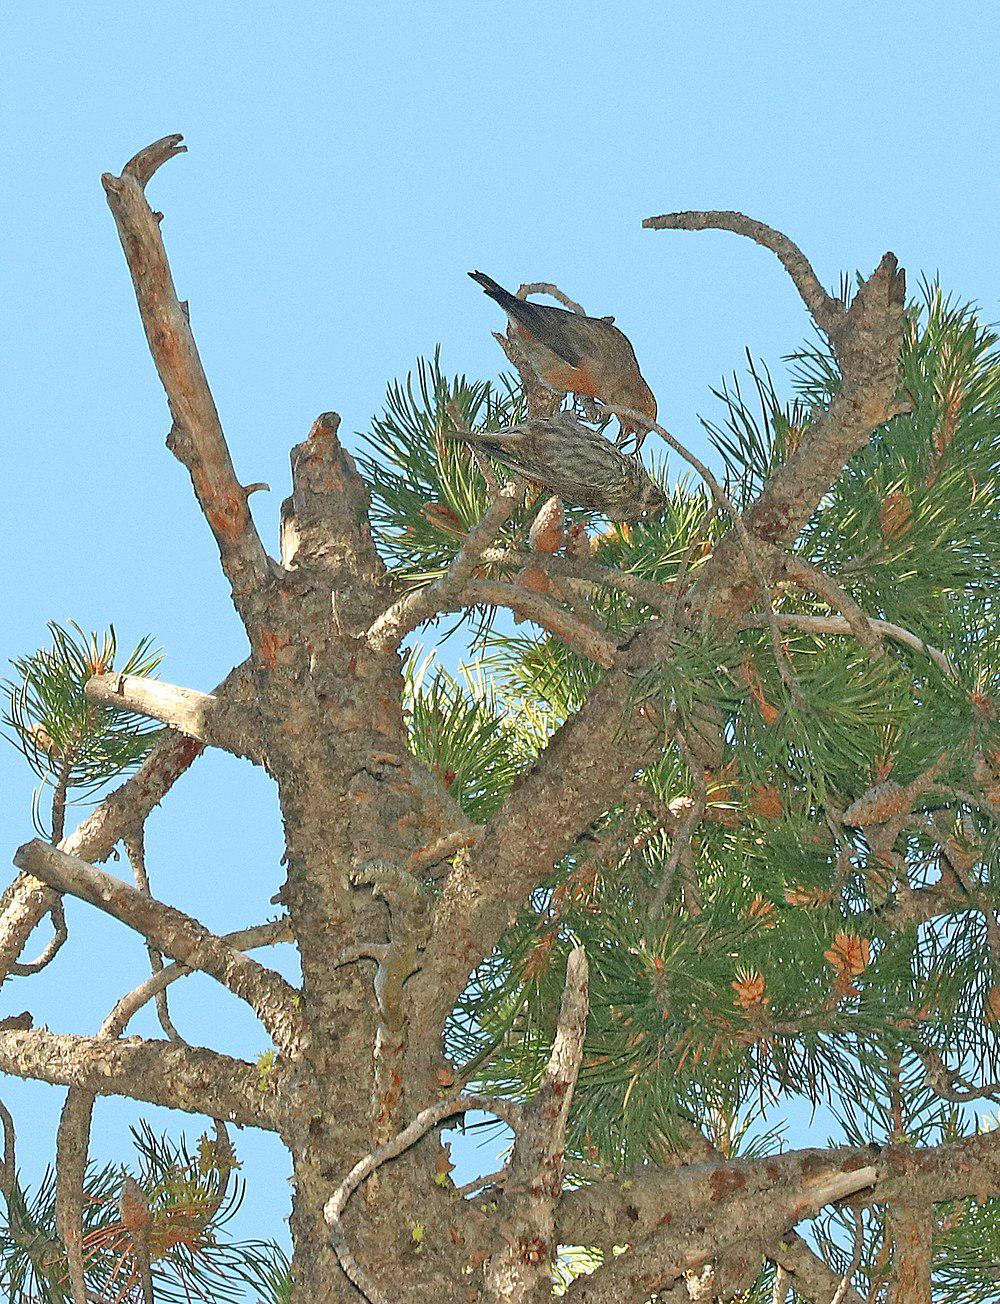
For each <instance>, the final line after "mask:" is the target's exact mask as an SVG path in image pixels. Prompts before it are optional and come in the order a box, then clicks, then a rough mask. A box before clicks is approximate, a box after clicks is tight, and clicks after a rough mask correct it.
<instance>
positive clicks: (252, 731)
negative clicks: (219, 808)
mask: <svg viewBox="0 0 1000 1304" xmlns="http://www.w3.org/2000/svg"><path fill="white" fill-rule="evenodd" d="M86 693H87V697H88V698H89V699H90V701H92V702H95V703H97V705H99V706H111V707H115V708H116V709H118V710H122V711H134V712H135V713H136V714H137V715H145V716H148V717H149V718H150V719H151V720H160V721H162V723H163V724H165V725H169V726H170V728H171V729H176V730H177V731H178V733H182V734H186V735H187V736H188V737H189V738H197V739H198V741H199V742H201V743H204V744H205V745H206V746H209V747H219V748H221V749H222V750H223V751H227V752H232V754H233V755H234V756H243V757H246V758H247V759H248V760H251V761H253V762H254V763H255V764H257V765H259V764H260V763H261V740H260V734H259V717H258V715H257V712H256V711H255V710H252V709H248V708H245V707H242V706H234V705H233V704H232V703H231V702H228V701H227V700H226V699H225V698H224V697H221V698H220V697H218V696H216V695H215V694H213V693H199V692H198V691H197V689H194V688H179V687H177V686H176V685H175V684H164V683H162V682H161V681H160V680H159V679H146V678H143V677H142V676H141V675H114V674H111V675H94V676H92V677H91V678H90V679H88V680H87V686H86Z"/></svg>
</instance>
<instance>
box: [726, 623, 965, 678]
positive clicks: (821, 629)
mask: <svg viewBox="0 0 1000 1304" xmlns="http://www.w3.org/2000/svg"><path fill="white" fill-rule="evenodd" d="M775 620H776V621H777V624H778V628H779V629H798V630H801V631H802V632H803V633H804V634H853V635H855V637H857V631H856V630H855V629H854V627H853V625H852V624H851V622H850V621H848V620H847V619H846V617H844V616H800V615H798V614H796V613H795V612H781V613H779V614H778V615H776V616H775ZM867 620H868V623H869V624H870V625H871V627H872V629H873V630H874V631H875V633H876V634H880V635H882V636H883V637H885V638H888V639H891V640H892V641H893V643H900V644H902V646H903V647H909V648H912V649H913V650H914V652H922V653H924V655H925V656H929V657H930V659H931V660H932V661H933V662H934V664H935V665H936V666H938V667H939V668H940V669H941V670H942V671H943V672H944V673H945V674H946V675H947V676H948V677H949V678H950V679H954V678H955V667H954V666H953V665H952V663H951V662H950V661H949V659H948V657H947V655H946V654H945V653H944V652H942V651H941V650H940V648H936V647H932V646H931V645H930V643H925V642H924V641H923V639H922V638H920V636H919V635H917V634H913V633H911V632H910V630H908V629H903V627H902V625H894V624H893V623H892V621H891V620H878V619H876V618H875V617H874V616H869V617H867ZM740 623H741V626H742V628H744V629H759V628H762V627H763V626H764V625H765V621H764V620H763V618H762V617H757V616H751V617H749V618H747V619H746V620H743V621H741V622H740Z"/></svg>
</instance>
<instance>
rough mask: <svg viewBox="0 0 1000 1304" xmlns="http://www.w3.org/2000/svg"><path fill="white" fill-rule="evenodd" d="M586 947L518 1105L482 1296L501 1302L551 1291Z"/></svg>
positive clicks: (579, 1050) (576, 951) (583, 1007)
mask: <svg viewBox="0 0 1000 1304" xmlns="http://www.w3.org/2000/svg"><path fill="white" fill-rule="evenodd" d="M587 1011H588V1000H587V953H586V951H585V950H584V949H583V947H582V946H575V947H574V948H573V950H572V951H571V953H570V956H569V960H568V962H567V965H566V984H565V987H564V988H563V998H562V1006H561V1008H560V1011H559V1020H558V1023H557V1025H556V1036H555V1041H554V1042H553V1045H552V1053H551V1055H550V1056H549V1061H548V1063H547V1064H546V1066H545V1071H544V1073H543V1074H542V1082H541V1085H540V1087H539V1089H538V1092H537V1094H536V1095H535V1097H534V1099H532V1100H531V1101H530V1103H528V1104H527V1105H525V1106H524V1107H523V1108H522V1111H521V1121H520V1126H519V1127H518V1130H517V1138H516V1140H515V1142H514V1152H513V1154H512V1156H511V1160H510V1165H509V1169H508V1175H507V1180H506V1182H505V1184H504V1188H503V1194H502V1195H501V1197H500V1201H499V1203H500V1209H499V1217H500V1222H501V1225H502V1227H503V1244H502V1246H501V1248H500V1249H499V1250H498V1251H497V1253H496V1254H494V1255H493V1257H492V1259H491V1260H490V1262H489V1264H488V1265H487V1267H486V1290H487V1292H488V1297H489V1298H492V1299H494V1300H497V1301H502V1302H503V1304H527V1301H531V1300H537V1301H542V1300H544V1299H549V1298H550V1297H551V1294H552V1282H551V1278H550V1271H551V1267H552V1260H553V1257H554V1255H555V1252H556V1249H557V1248H558V1247H557V1244H556V1241H555V1208H556V1204H557V1202H558V1200H559V1196H560V1193H561V1191H562V1180H563V1146H564V1144H565V1139H566V1124H567V1122H568V1121H569V1109H570V1105H571V1103H572V1100H573V1089H574V1087H575V1086H576V1080H577V1077H578V1076H579V1073H580V1064H581V1062H582V1059H583V1039H584V1033H585V1031H586V1027H587Z"/></svg>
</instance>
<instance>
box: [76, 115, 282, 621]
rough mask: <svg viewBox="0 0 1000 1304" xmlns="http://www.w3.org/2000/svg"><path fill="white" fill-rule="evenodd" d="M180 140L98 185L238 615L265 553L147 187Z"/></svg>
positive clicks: (174, 436)
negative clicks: (105, 201)
mask: <svg viewBox="0 0 1000 1304" xmlns="http://www.w3.org/2000/svg"><path fill="white" fill-rule="evenodd" d="M181 139H182V138H181V137H180V136H179V135H175V136H165V137H164V138H163V139H162V140H158V141H156V142H155V143H154V144H152V145H149V146H148V147H147V148H146V149H144V150H141V151H140V152H139V153H138V154H137V155H136V156H135V157H134V158H133V159H131V160H130V161H129V162H128V163H126V164H125V167H124V168H123V169H122V174H121V176H120V177H116V176H114V175H113V174H112V173H110V172H106V173H105V174H104V175H103V176H102V178H101V182H102V184H103V186H104V189H105V191H106V193H107V197H108V204H109V205H110V207H111V212H112V213H113V214H114V218H115V223H116V225H117V227H118V234H119V236H120V238H121V242H122V248H123V249H124V251H125V258H126V261H127V262H128V267H129V271H130V272H131V274H132V282H133V284H134V286H135V293H136V299H137V300H138V303H139V313H140V316H141V317H142V324H143V326H144V328H145V331H146V338H147V340H148V341H149V349H150V353H151V354H152V357H153V361H154V363H155V364H156V370H157V372H158V373H159V376H160V380H161V381H162V382H163V388H164V389H165V390H166V393H167V401H168V403H169V405H170V413H171V416H172V417H173V422H174V425H173V429H172V431H171V435H170V439H169V441H168V442H169V446H170V448H171V450H172V451H173V452H174V453H175V454H176V456H177V457H178V458H179V459H180V460H181V461H182V462H183V463H184V465H185V466H186V467H187V469H188V471H189V472H190V473H191V480H192V483H193V485H194V490H195V494H196V496H197V498H198V502H199V504H200V505H201V509H202V511H203V512H204V514H205V519H206V520H207V521H208V524H209V526H210V527H211V529H212V533H213V534H214V535H215V538H216V542H217V543H218V545H219V552H220V555H221V557H222V566H223V569H224V571H225V572H226V575H227V577H228V579H229V581H230V583H231V584H232V586H233V593H234V598H235V599H236V602H237V606H238V607H240V608H241V614H244V612H243V610H242V608H244V606H245V603H246V602H247V601H248V600H249V599H250V598H251V597H252V595H253V593H254V591H255V590H259V589H260V588H261V587H262V586H263V585H264V584H265V583H266V582H267V580H268V576H269V566H268V559H267V554H266V553H265V552H264V548H263V545H262V544H261V541H260V538H259V536H258V534H257V530H256V528H255V527H254V524H253V520H252V518H251V516H250V512H249V509H248V507H247V491H246V490H245V489H244V488H243V486H242V485H241V484H240V482H239V481H238V480H237V478H236V472H235V471H234V470H233V464H232V460H231V458H230V455H229V449H228V447H227V445H226V439H225V435H224V434H223V432H222V425H221V423H220V421H219V414H218V412H217V410H216V407H215V400H214V399H213V397H212V392H211V390H210V389H209V386H208V381H207V379H206V377H205V372H204V368H203V367H202V363H201V358H200V357H199V355H198V349H197V346H196V344H195V341H194V336H193V335H192V333H191V326H190V323H189V321H188V313H187V308H186V305H183V304H181V303H180V301H179V300H178V298H177V291H176V290H175V288H174V282H173V277H172V276H171V273H170V265H169V263H168V261H167V254H166V250H165V249H164V247H163V238H162V236H161V234H160V225H159V215H158V214H155V213H154V212H153V211H152V209H151V208H150V206H149V203H148V202H147V200H146V195H145V186H146V184H147V182H148V181H149V180H150V178H151V177H152V176H153V174H154V173H155V172H156V171H157V169H158V168H159V167H160V166H161V165H162V164H163V163H165V162H166V161H167V159H170V158H173V157H174V155H175V154H180V153H183V151H184V149H185V148H186V147H185V146H183V145H182V144H181Z"/></svg>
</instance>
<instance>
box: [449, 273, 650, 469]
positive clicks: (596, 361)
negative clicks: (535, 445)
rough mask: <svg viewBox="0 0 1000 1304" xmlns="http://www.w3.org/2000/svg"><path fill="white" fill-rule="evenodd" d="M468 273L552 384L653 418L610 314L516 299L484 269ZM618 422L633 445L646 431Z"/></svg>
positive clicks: (628, 350)
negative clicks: (592, 314) (591, 313)
mask: <svg viewBox="0 0 1000 1304" xmlns="http://www.w3.org/2000/svg"><path fill="white" fill-rule="evenodd" d="M469 275H470V276H471V277H472V279H473V280H474V281H475V282H476V283H477V284H478V285H481V286H482V287H483V290H484V291H485V292H486V293H487V294H488V295H489V296H490V298H491V299H495V300H496V301H497V303H498V304H499V305H500V307H501V308H503V310H504V312H505V313H506V314H507V316H508V317H509V318H510V320H511V323H512V324H513V327H514V332H515V334H516V336H517V338H518V340H519V342H520V343H521V345H522V347H523V348H524V350H525V352H526V353H527V355H528V358H529V360H530V361H531V364H532V366H533V367H534V368H535V370H536V371H537V372H538V374H539V375H540V376H541V377H542V379H543V380H544V381H545V382H546V383H547V384H549V385H551V386H552V388H553V389H557V390H561V391H562V392H563V393H564V394H585V395H587V396H588V397H590V398H597V399H600V400H601V401H602V402H604V403H607V404H609V405H610V406H611V407H619V408H629V409H631V410H632V411H635V412H641V413H642V414H643V416H646V417H648V418H649V419H650V420H651V421H655V420H656V399H655V398H654V397H653V391H652V390H651V389H650V388H649V386H648V385H647V384H646V382H645V381H644V380H643V378H642V373H641V372H640V370H639V363H638V362H637V361H636V356H635V350H634V349H633V348H632V345H631V344H630V343H629V340H628V337H627V336H626V335H624V334H622V332H621V331H620V330H619V329H618V327H617V326H616V325H615V324H614V322H615V319H614V317H587V316H585V315H584V314H583V313H579V312H569V311H568V310H567V309H565V308H552V307H550V306H549V305H548V304H544V303H532V302H530V301H529V300H527V299H518V298H517V296H516V295H513V294H511V293H510V291H509V290H505V289H504V288H503V286H502V285H498V284H497V283H496V281H494V280H493V278H492V277H491V276H487V275H486V273H485V272H470V273H469ZM618 424H619V426H620V427H621V436H620V438H622V439H624V438H626V437H627V436H629V435H632V436H634V437H635V443H636V450H638V449H639V447H640V446H641V444H642V441H643V440H644V439H645V437H646V434H647V433H648V432H647V429H646V427H645V426H642V427H639V428H637V426H636V423H634V422H632V421H629V419H628V418H627V417H619V418H618Z"/></svg>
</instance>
